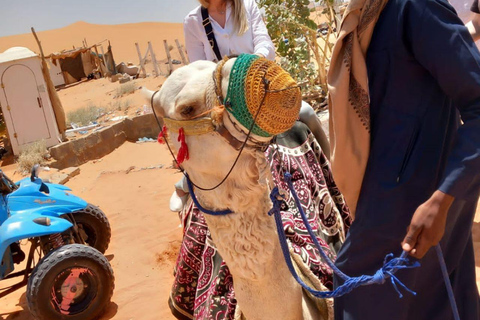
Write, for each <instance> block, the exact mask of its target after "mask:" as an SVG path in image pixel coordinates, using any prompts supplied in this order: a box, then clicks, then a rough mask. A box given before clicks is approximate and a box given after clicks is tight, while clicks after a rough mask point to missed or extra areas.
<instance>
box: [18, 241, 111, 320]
mask: <svg viewBox="0 0 480 320" xmlns="http://www.w3.org/2000/svg"><path fill="white" fill-rule="evenodd" d="M113 289H114V276H113V270H112V267H111V266H110V263H109V262H108V260H107V259H106V258H105V256H104V255H103V254H101V253H100V252H99V251H98V250H96V249H94V248H92V247H89V246H86V245H82V244H69V245H65V246H62V247H59V248H58V249H55V250H53V251H51V252H49V253H48V254H47V255H46V256H45V257H44V258H43V259H42V260H40V262H39V263H38V265H37V266H36V267H35V269H34V270H33V271H32V274H31V275H30V278H29V280H28V285H27V303H28V308H29V309H30V312H31V314H32V315H33V317H34V318H35V319H38V320H60V319H62V320H94V319H97V318H98V317H99V316H101V315H102V313H103V312H104V311H105V309H106V307H107V306H108V305H109V304H110V299H111V297H112V294H113Z"/></svg>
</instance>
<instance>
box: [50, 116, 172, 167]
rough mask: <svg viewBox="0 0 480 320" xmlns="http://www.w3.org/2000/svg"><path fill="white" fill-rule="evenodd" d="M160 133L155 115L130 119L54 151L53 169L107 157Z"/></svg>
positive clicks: (64, 143) (52, 152)
mask: <svg viewBox="0 0 480 320" xmlns="http://www.w3.org/2000/svg"><path fill="white" fill-rule="evenodd" d="M160 124H161V125H163V124H162V123H160ZM159 132H160V128H159V126H158V124H157V121H156V120H155V117H154V116H153V114H151V113H150V114H146V115H141V116H137V117H134V118H132V119H128V118H127V119H124V120H122V121H120V122H117V123H115V124H113V125H111V126H109V127H107V128H102V129H100V130H98V131H94V132H92V133H89V134H87V135H86V136H84V137H81V138H79V139H76V140H72V141H67V142H63V143H61V144H59V145H56V146H54V147H52V148H50V149H49V151H50V155H51V156H52V158H53V159H54V162H53V163H51V164H50V166H51V167H53V168H57V169H63V168H68V167H76V166H79V165H81V164H83V163H86V162H88V161H90V160H95V159H100V158H102V157H104V156H106V155H107V154H109V153H110V152H112V151H113V150H115V149H116V148H118V147H119V146H121V145H122V144H123V143H124V142H125V141H131V142H135V141H137V140H138V139H139V138H143V137H147V138H156V137H157V136H158V133H159Z"/></svg>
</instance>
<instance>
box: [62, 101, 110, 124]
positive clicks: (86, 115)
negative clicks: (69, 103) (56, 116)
mask: <svg viewBox="0 0 480 320" xmlns="http://www.w3.org/2000/svg"><path fill="white" fill-rule="evenodd" d="M103 111H104V109H103V108H101V107H98V106H96V105H89V106H88V107H84V108H80V109H77V110H75V111H70V112H69V113H68V114H67V122H68V123H75V124H77V125H81V126H86V125H89V124H90V122H93V121H95V120H97V119H98V117H100V115H101V114H102V112H103Z"/></svg>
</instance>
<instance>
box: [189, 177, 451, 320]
mask: <svg viewBox="0 0 480 320" xmlns="http://www.w3.org/2000/svg"><path fill="white" fill-rule="evenodd" d="M185 177H186V179H187V186H188V191H189V192H190V195H191V197H192V200H193V202H194V203H195V205H196V206H197V207H198V209H199V210H201V211H202V212H204V213H206V214H209V215H214V216H221V215H227V214H230V213H233V211H232V210H230V209H226V210H222V211H212V210H208V209H206V208H204V207H203V206H202V205H201V204H200V203H199V202H198V199H197V197H196V196H195V193H194V191H193V186H192V182H191V181H190V178H189V177H188V174H185ZM284 177H285V181H286V182H287V184H288V187H289V189H290V191H291V192H292V195H293V198H294V200H295V204H296V205H297V207H298V210H299V212H300V216H301V217H302V221H303V223H304V225H305V227H306V228H307V231H308V234H309V235H310V237H311V238H312V240H313V242H314V243H315V246H316V248H317V250H318V252H319V253H320V255H321V256H322V258H323V260H324V261H325V262H326V263H327V265H328V266H329V267H330V268H331V269H332V270H333V272H334V273H335V274H337V275H338V276H339V277H341V278H342V279H343V280H344V283H343V284H342V285H341V286H339V287H338V288H336V289H335V290H333V291H318V290H315V289H312V288H310V287H309V286H308V285H307V284H305V282H303V280H302V279H300V277H299V276H298V274H297V272H296V271H295V268H294V266H293V264H292V260H291V258H290V251H289V248H288V244H287V237H286V236H285V232H284V230H283V222H282V216H281V205H282V199H283V195H281V194H280V192H279V190H278V187H275V188H273V190H272V192H271V193H270V199H271V200H272V203H273V207H272V209H271V210H270V211H269V213H268V214H269V215H273V216H274V218H275V222H276V228H277V233H278V238H279V240H280V247H281V248H282V253H283V257H284V258H285V262H286V263H287V267H288V269H289V270H290V273H291V274H292V276H293V277H294V278H295V280H296V281H297V282H298V283H299V284H300V285H301V286H302V287H303V288H304V289H305V290H307V291H308V292H310V293H311V294H312V295H313V296H315V297H317V298H322V299H325V298H338V297H341V296H343V295H345V294H347V293H350V292H351V291H353V290H354V289H356V288H358V287H361V286H368V285H372V284H384V283H385V281H386V280H387V279H388V278H390V282H391V283H392V286H393V288H394V289H395V291H396V292H397V293H398V295H399V297H400V298H403V295H402V293H401V292H400V290H399V288H398V286H400V287H401V288H402V289H403V290H405V291H407V292H409V293H411V294H413V295H416V293H415V292H414V291H412V290H410V289H409V288H407V287H406V286H405V285H404V284H403V283H402V282H401V281H400V280H399V279H398V278H397V277H396V276H395V272H397V271H398V270H401V269H411V268H417V267H419V266H420V263H419V262H418V261H415V262H412V261H410V260H409V259H408V253H407V252H405V251H403V252H402V254H401V255H400V257H398V258H394V256H393V254H392V253H390V254H388V255H387V256H386V257H385V259H384V261H383V267H382V268H380V269H379V270H378V271H377V272H375V274H374V275H373V276H367V275H362V276H359V277H349V276H347V275H346V274H344V273H343V272H342V271H341V270H340V269H338V268H337V266H335V264H334V263H333V262H332V260H331V259H330V258H329V257H328V256H327V254H326V253H325V252H324V251H323V249H322V247H321V246H320V243H319V242H318V239H317V237H316V236H315V234H314V233H313V230H312V228H311V226H310V224H309V223H308V219H307V216H306V215H305V212H304V211H303V208H302V205H301V203H300V199H299V198H298V195H297V193H296V191H295V188H294V187H293V183H292V175H291V174H290V173H288V172H286V173H285V175H284ZM435 249H436V251H437V255H438V261H439V263H440V268H441V269H442V274H443V279H444V281H445V286H446V287H447V293H448V298H449V300H450V305H451V307H452V312H453V316H454V318H455V320H460V315H459V313H458V308H457V304H456V302H455V296H454V294H453V289H452V284H451V283H450V278H449V276H448V272H447V266H446V264H445V259H444V257H443V254H442V249H441V248H440V244H438V245H437V246H436V247H435Z"/></svg>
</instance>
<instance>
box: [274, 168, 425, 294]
mask: <svg viewBox="0 0 480 320" xmlns="http://www.w3.org/2000/svg"><path fill="white" fill-rule="evenodd" d="M286 175H289V174H288V173H287V174H286ZM290 178H291V176H290ZM287 180H288V178H287ZM289 184H290V183H289ZM292 194H293V196H294V198H295V202H297V201H299V200H298V196H297V194H296V193H295V190H293V189H292ZM270 199H271V200H272V202H273V208H272V209H271V210H270V212H269V214H270V215H273V216H274V218H275V222H276V226H277V233H278V238H279V240H280V247H281V248H282V252H283V256H284V258H285V262H286V263H287V267H288V269H289V270H290V273H291V274H292V276H293V277H294V278H295V280H296V281H297V282H298V283H299V284H300V285H301V286H302V287H303V288H304V289H305V290H307V291H308V292H310V293H311V294H312V295H313V296H315V297H317V298H338V297H341V296H343V295H344V294H347V293H349V292H351V291H352V290H354V289H355V288H358V287H360V286H367V285H372V284H383V283H385V281H386V280H387V279H388V278H390V281H391V283H392V285H393V287H394V289H395V291H397V293H398V295H399V296H400V298H402V297H403V295H402V293H401V292H400V290H399V288H398V286H400V287H401V288H403V289H404V290H405V291H408V292H410V293H411V294H413V295H415V294H416V293H415V292H413V291H412V290H410V289H408V288H407V287H406V286H405V285H404V284H403V283H402V282H401V281H400V280H398V278H397V277H396V276H395V275H394V274H395V272H397V270H400V269H410V268H416V267H418V266H420V263H418V262H413V263H412V262H411V261H410V260H409V259H408V258H407V257H406V253H405V252H404V253H403V254H402V256H400V257H399V258H394V257H393V254H389V255H387V256H386V257H385V260H384V264H383V267H382V268H381V269H379V270H378V271H377V272H376V273H375V274H374V275H373V276H366V275H362V276H359V277H349V276H347V275H345V274H344V273H343V272H341V271H340V270H339V269H338V268H337V267H336V266H335V264H334V263H333V262H332V260H330V258H329V257H328V256H327V255H326V254H325V252H324V251H323V250H322V248H321V247H320V244H319V243H318V240H317V239H316V237H315V235H313V236H312V234H313V231H312V230H311V228H310V226H309V224H308V223H306V224H305V226H306V227H307V230H308V233H309V234H310V233H311V235H310V236H311V237H312V239H313V241H314V242H315V245H316V246H317V249H318V250H319V252H320V254H321V256H322V258H324V261H325V262H326V263H327V264H328V265H329V266H330V267H331V268H332V270H333V271H334V272H335V273H336V274H337V275H343V277H342V279H344V280H345V282H344V284H343V285H341V286H339V287H338V288H336V289H335V290H334V291H317V290H315V289H312V288H310V287H309V286H308V285H306V284H305V283H304V282H303V280H302V279H300V277H299V276H298V274H297V272H296V271H295V268H294V267H293V264H292V260H291V259H290V252H289V249H288V244H287V238H286V236H285V232H284V230H283V223H282V217H281V214H280V210H281V209H280V206H281V204H282V196H281V195H280V193H279V191H278V187H275V188H274V189H273V190H272V192H271V194H270ZM298 205H299V203H297V206H298ZM298 208H299V211H300V215H301V216H302V220H304V222H305V219H304V217H305V212H303V209H302V207H301V206H299V207H298ZM305 218H306V217H305Z"/></svg>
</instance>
